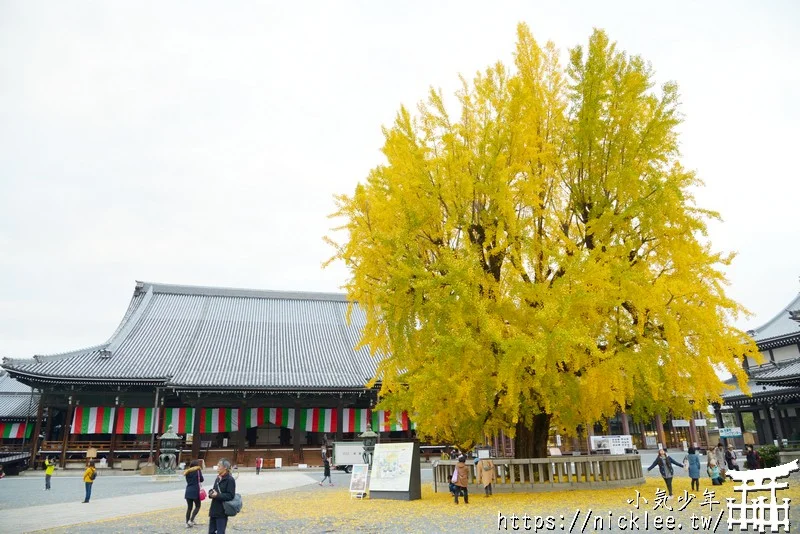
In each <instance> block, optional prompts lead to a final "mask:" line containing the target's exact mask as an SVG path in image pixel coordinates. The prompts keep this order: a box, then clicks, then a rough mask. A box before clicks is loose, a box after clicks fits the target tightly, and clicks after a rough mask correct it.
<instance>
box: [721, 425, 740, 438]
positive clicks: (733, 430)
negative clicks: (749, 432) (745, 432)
mask: <svg viewBox="0 0 800 534" xmlns="http://www.w3.org/2000/svg"><path fill="white" fill-rule="evenodd" d="M719 437H720V438H741V437H742V429H741V427H738V426H730V427H727V428H720V429H719Z"/></svg>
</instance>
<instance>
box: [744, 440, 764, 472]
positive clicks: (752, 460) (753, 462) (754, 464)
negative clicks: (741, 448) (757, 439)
mask: <svg viewBox="0 0 800 534" xmlns="http://www.w3.org/2000/svg"><path fill="white" fill-rule="evenodd" d="M745 450H746V451H747V456H746V457H745V466H746V467H747V469H761V456H759V454H758V451H756V450H754V449H753V446H752V445H747V446H745Z"/></svg>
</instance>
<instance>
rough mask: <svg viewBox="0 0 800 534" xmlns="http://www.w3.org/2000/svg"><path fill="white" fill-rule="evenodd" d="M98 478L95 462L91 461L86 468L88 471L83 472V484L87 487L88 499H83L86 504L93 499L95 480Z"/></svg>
mask: <svg viewBox="0 0 800 534" xmlns="http://www.w3.org/2000/svg"><path fill="white" fill-rule="evenodd" d="M96 478H97V469H95V467H94V460H89V465H88V466H86V471H84V472H83V483H84V485H85V486H86V497H85V498H84V499H83V502H84V503H88V502H89V499H90V498H91V497H92V485H93V484H94V479H96Z"/></svg>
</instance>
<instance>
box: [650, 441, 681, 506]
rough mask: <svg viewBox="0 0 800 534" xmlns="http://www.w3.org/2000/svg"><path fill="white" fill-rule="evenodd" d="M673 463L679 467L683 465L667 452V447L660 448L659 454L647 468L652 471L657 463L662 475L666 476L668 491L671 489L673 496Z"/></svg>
mask: <svg viewBox="0 0 800 534" xmlns="http://www.w3.org/2000/svg"><path fill="white" fill-rule="evenodd" d="M672 464H675V465H677V466H678V467H683V466H682V465H681V464H679V463H678V462H676V461H675V460H673V459H672V456H669V455H668V454H667V450H666V449H658V456H657V457H656V459H655V460H654V461H653V463H652V464H651V465H650V467H648V468H647V470H648V471H650V470H651V469H653V468H654V467H655V466H656V465H657V466H658V470H659V471H661V476H662V477H663V478H664V483H665V484H666V485H667V491H669V496H670V497H672V473H673V471H672Z"/></svg>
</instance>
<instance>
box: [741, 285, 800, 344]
mask: <svg viewBox="0 0 800 534" xmlns="http://www.w3.org/2000/svg"><path fill="white" fill-rule="evenodd" d="M798 309H800V293H798V294H797V295H796V296H795V298H794V300H792V302H790V303H789V304H788V305H787V306H786V307H785V308H783V309H782V310H781V311H780V312H779V313H778V314H777V315H776V316H775V317H773V318H772V319H770V320H769V321H767V322H766V323H765V324H763V325H761V326H759V327H758V328H755V329H753V330H749V331H748V332H747V333H748V334H750V335H751V336H752V337H753V339H754V340H755V341H756V343H758V344H759V345H762V344H769V342H770V341H772V340H777V339H780V338H784V337H793V336H798V335H800V323H798V322H797V321H794V320H793V319H792V318H791V316H790V315H789V312H791V311H795V310H798ZM770 345H773V344H770Z"/></svg>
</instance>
